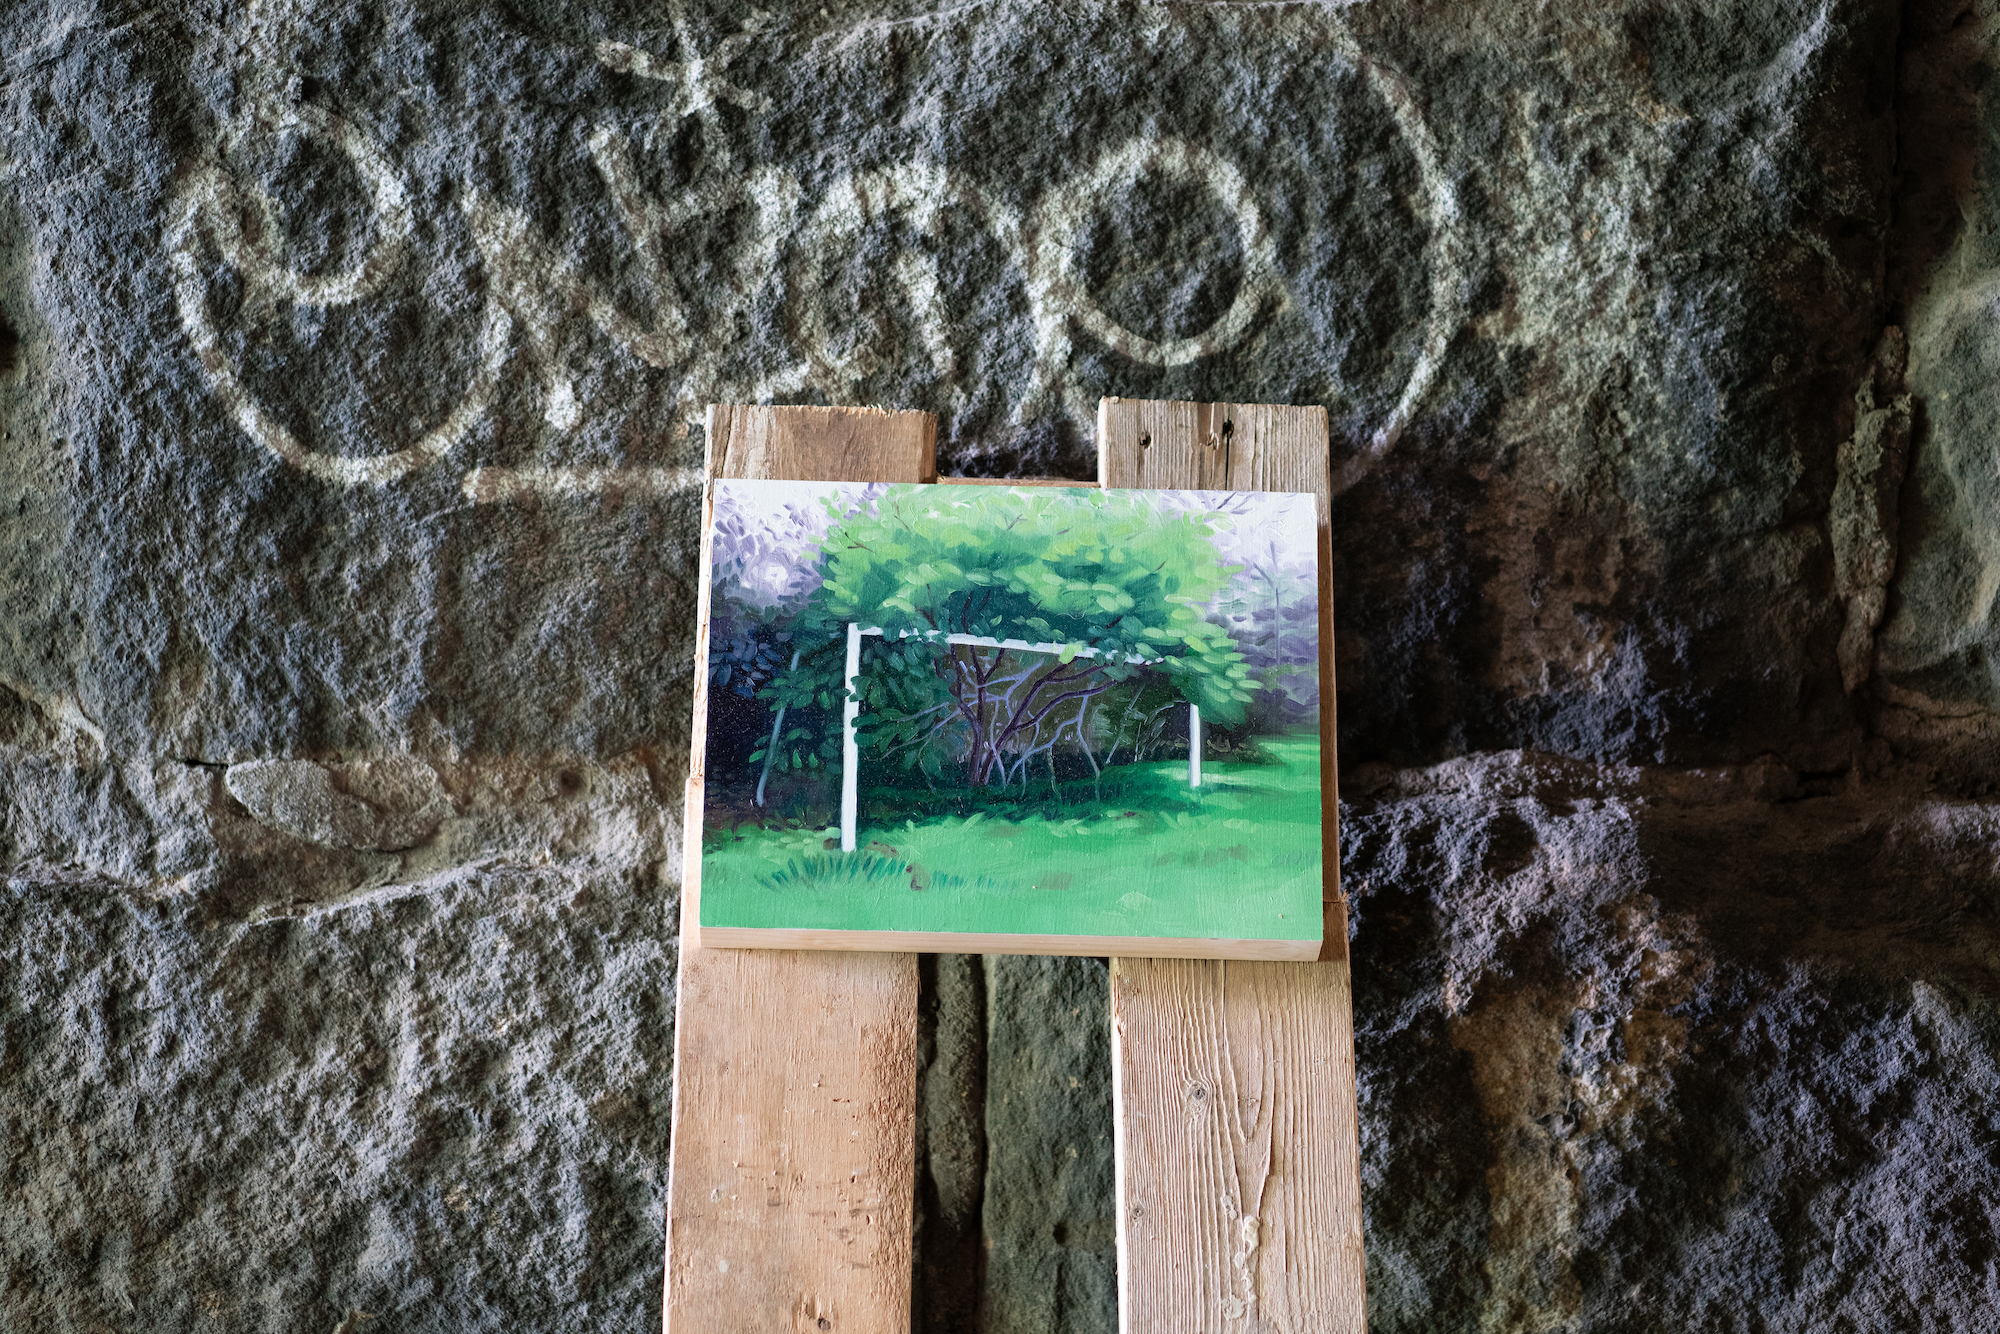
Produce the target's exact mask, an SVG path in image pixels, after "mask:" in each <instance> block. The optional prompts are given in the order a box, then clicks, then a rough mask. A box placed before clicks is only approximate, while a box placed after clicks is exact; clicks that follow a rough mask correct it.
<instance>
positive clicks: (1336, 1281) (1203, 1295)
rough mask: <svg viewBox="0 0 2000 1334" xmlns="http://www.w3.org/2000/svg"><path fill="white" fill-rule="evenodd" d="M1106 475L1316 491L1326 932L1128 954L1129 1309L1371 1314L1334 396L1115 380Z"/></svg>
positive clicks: (1174, 1320) (1124, 1168)
mask: <svg viewBox="0 0 2000 1334" xmlns="http://www.w3.org/2000/svg"><path fill="white" fill-rule="evenodd" d="M1097 449H1098V468H1099V474H1100V477H1101V479H1102V481H1103V484H1104V485H1106V486H1149V487H1185V488H1198V489H1205V490H1243V491H1257V490H1272V491H1293V492H1304V491H1310V492H1313V493H1315V494H1317V495H1318V497H1319V523H1320V587H1321V589H1322V590H1323V596H1322V597H1321V599H1320V689H1321V694H1320V700H1321V710H1320V712H1321V719H1320V728H1321V741H1322V746H1321V751H1322V756H1321V763H1322V766H1323V768H1322V774H1323V777H1324V780H1325V782H1324V788H1323V791H1324V793H1325V801H1326V824H1325V829H1326V833H1325V839H1326V842H1325V851H1326V860H1325V866H1326V868H1327V881H1326V886H1327V887H1326V900H1327V903H1326V926H1327V935H1326V941H1325V949H1324V951H1323V953H1322V955H1321V959H1322V962H1318V963H1236V962H1226V963H1225V962H1206V961H1178V960H1165V959H1130V958H1116V959H1113V960H1112V970H1111V1020H1112V1044H1113V1048H1114V1051H1113V1063H1112V1068H1113V1079H1114V1091H1113V1098H1114V1102H1115V1104H1116V1140H1117V1144H1116V1152H1117V1163H1118V1292H1119V1327H1120V1329H1121V1330H1124V1331H1126V1332H1127V1334H1155V1332H1156V1331H1161V1330H1173V1331H1176V1334H1241V1332H1243V1331H1258V1332H1259V1334H1305V1332H1306V1331H1313V1334H1326V1332H1327V1331H1332V1332H1334V1334H1361V1332H1362V1331H1363V1330H1365V1328H1366V1317H1365V1312H1364V1307H1363V1283H1362V1280H1363V1266H1362V1252H1361V1163H1360V1137H1359V1131H1358V1126H1357V1121H1356V1103H1355V1088H1354V1009H1353V998H1352V995H1351V992H1350V990H1349V985H1348V968H1347V912H1346V905H1345V902H1344V901H1343V900H1342V898H1341V896H1340V891H1339V869H1338V868H1339V846H1340V844H1339V832H1338V828H1337V826H1336V816H1337V808H1336V801H1337V797H1338V787H1337V783H1338V771H1337V766H1336V764H1335V757H1334V744H1333V742H1334V722H1335V719H1334V716H1333V715H1334V708H1333V632H1332V597H1331V594H1330V592H1327V591H1326V590H1328V589H1329V583H1328V575H1329V573H1330V568H1331V559H1332V554H1331V553H1332V547H1331V541H1330V529H1329V528H1328V523H1329V518H1330V516H1329V504H1330V498H1331V493H1330V489H1329V486H1328V481H1327V452H1328V439H1327V426H1326V413H1325V410H1324V409H1321V408H1286V407H1272V406H1266V405H1253V404H1232V403H1213V404H1207V403H1161V402H1147V401H1138V400H1129V399H1105V400H1104V401H1103V402H1102V403H1101V404H1100V405H1099V408H1098V429H1097Z"/></svg>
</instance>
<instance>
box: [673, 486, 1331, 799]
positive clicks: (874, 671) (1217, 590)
mask: <svg viewBox="0 0 2000 1334" xmlns="http://www.w3.org/2000/svg"><path fill="white" fill-rule="evenodd" d="M728 485H731V486H737V487H749V488H752V489H753V491H754V494H756V495H757V496H758V497H760V498H759V499H757V500H756V501H754V502H752V501H750V500H749V496H748V494H746V496H745V498H744V499H743V500H742V501H735V502H730V503H724V504H722V505H720V506H719V507H718V510H717V518H716V527H715V531H714V538H713V554H712V557H711V559H712V570H713V576H714V587H715V592H716V596H715V599H714V604H713V610H712V620H711V649H710V654H711V656H710V682H711V685H712V686H713V687H715V688H717V689H718V690H720V691H726V692H727V693H728V695H730V696H733V697H735V698H737V699H740V700H741V701H743V703H742V704H741V705H737V704H729V705H727V707H728V709H730V710H732V711H733V712H731V713H730V714H729V717H730V718H731V719H732V720H734V719H740V720H741V721H740V722H734V721H733V722H732V723H731V724H730V726H731V727H732V728H734V729H736V730H733V731H731V732H729V735H730V736H735V737H741V738H743V740H742V741H741V743H740V744H741V747H742V748H741V749H736V750H734V751H733V752H730V753H733V755H734V756H736V757H737V758H735V759H733V760H731V761H729V763H732V764H739V765H742V764H747V765H748V766H750V768H751V770H752V771H754V772H753V774H752V779H753V781H754V782H755V784H756V786H755V790H754V791H753V793H752V794H751V795H752V798H753V804H754V805H755V806H756V807H759V808H761V807H763V806H764V804H765V788H766V786H767V785H768V783H769V780H770V779H771V778H772V776H773V775H774V774H784V773H790V772H794V771H797V770H801V769H814V768H823V767H824V766H827V765H829V764H832V763H834V762H835V761H836V760H837V755H838V735H839V729H838V725H837V724H838V714H839V712H840V709H841V705H842V703H843V702H844V701H845V700H846V699H847V698H848V690H847V687H846V684H845V681H846V671H845V668H846V638H847V627H848V626H849V625H858V626H861V627H864V628H865V630H866V631H867V632H868V636H867V637H866V638H865V640H864V643H863V648H862V662H861V671H860V673H859V676H858V678H857V679H856V682H855V687H854V691H853V697H854V699H855V701H856V702H857V703H858V704H859V705H860V718H859V720H858V733H857V738H858V742H859V744H860V746H861V751H862V757H861V758H862V766H863V769H864V772H866V773H869V774H872V775H874V776H875V777H874V778H873V779H871V781H877V782H886V781H892V779H891V774H892V773H893V772H895V771H898V770H903V771H907V770H918V771H920V772H921V773H922V774H923V775H925V776H926V781H927V782H931V781H948V782H951V783H955V784H956V783H962V784H966V785H968V786H970V787H975V788H983V789H1001V790H1004V789H1005V788H1006V787H1007V786H1008V785H1009V784H1010V783H1012V782H1014V781H1016V780H1021V781H1025V775H1026V773H1027V765H1028V762H1029V761H1030V760H1034V761H1035V763H1036V764H1037V766H1038V767H1041V768H1048V769H1049V770H1050V773H1049V777H1050V778H1051V779H1054V778H1055V777H1056V771H1057V770H1062V771H1064V772H1068V773H1069V774H1071V776H1073V777H1074V776H1078V775H1080V776H1082V777H1084V778H1086V779H1089V780H1091V781H1092V782H1093V784H1094V783H1095V780H1096V778H1097V776H1098V775H1099V773H1100V772H1101V765H1108V764H1110V763H1112V762H1113V760H1114V759H1116V758H1118V757H1121V756H1122V758H1123V760H1124V762H1127V763H1130V762H1134V761H1139V760H1143V759H1145V758H1146V757H1147V756H1148V755H1156V754H1158V753H1159V752H1160V747H1162V746H1167V747H1172V746H1177V745H1181V744H1184V738H1185V736H1186V731H1185V728H1184V727H1183V726H1182V723H1181V722H1180V721H1177V719H1179V720H1184V719H1185V717H1186V714H1185V710H1184V709H1183V710H1182V712H1181V713H1179V714H1175V713H1173V711H1172V706H1173V705H1174V704H1175V703H1176V702H1180V703H1181V704H1187V703H1192V704H1195V705H1197V706H1198V707H1199V709H1200V711H1201V717H1202V720H1203V723H1204V726H1205V727H1208V728H1223V729H1230V728H1238V729H1247V730H1245V731H1243V733H1242V735H1243V736H1244V737H1248V736H1249V735H1252V734H1258V735H1263V734H1270V733H1271V732H1273V731H1274V730H1277V731H1284V730H1289V729H1292V728H1296V727H1298V726H1301V725H1310V717H1311V715H1312V713H1313V707H1314V705H1315V703H1316V695H1317V690H1316V685H1315V677H1316V670H1315V666H1316V662H1317V653H1316V649H1315V647H1314V644H1315V642H1316V640H1315V638H1314V636H1313V633H1312V631H1313V628H1314V621H1315V617H1316V612H1315V610H1314V608H1315V605H1316V599H1315V596H1314V584H1313V579H1312V574H1313V572H1312V552H1311V549H1310V545H1309V543H1308V544H1303V545H1302V543H1301V542H1300V540H1299V534H1296V533H1293V532H1292V531H1291V527H1292V523H1291V520H1289V519H1288V520H1287V521H1285V522H1283V523H1276V522H1275V521H1274V518H1273V516H1274V515H1276V514H1277V513H1279V512H1280V511H1279V510H1274V509H1273V508H1272V506H1273V505H1274V504H1275V503H1277V502H1275V501H1274V500H1273V499H1272V498H1270V497H1251V496H1246V495H1233V494H1232V495H1220V494H1213V493H1195V492H1187V493H1164V492H1115V491H1114V492H1105V491H1099V490H1095V489H1084V488H1076V489H1062V488H1012V487H993V488H987V487H979V488H973V487H943V486H939V487H888V486H880V485H871V486H868V487H842V488H840V489H839V490H838V491H837V492H834V493H829V492H827V491H826V490H824V489H820V490H817V491H814V490H812V489H810V487H811V484H804V483H797V484H794V483H783V484H780V483H754V484H752V483H732V484H728ZM758 488H761V489H758ZM732 494H733V493H732ZM1281 508H1282V507H1281ZM1286 512H1287V513H1288V512H1289V511H1286ZM1305 536H1306V537H1308V538H1309V536H1310V534H1309V532H1307V533H1306V534H1305ZM1295 547H1298V548H1300V549H1299V550H1293V548H1295ZM1301 562H1303V564H1301ZM1294 625H1296V629H1295V628H1294ZM952 636H959V637H972V638H976V639H978V640H982V641H987V642H982V643H976V644H969V643H964V642H960V643H955V644H954V643H950V642H948V637H952ZM1030 646H1033V647H1030ZM715 698H716V699H718V700H720V699H722V698H723V697H722V696H721V695H717V696H715ZM746 709H751V710H756V711H758V712H761V714H762V718H763V721H762V722H761V724H759V723H757V722H756V721H755V719H756V718H757V716H758V712H745V710H746ZM759 726H761V728H762V729H763V730H762V731H761V732H759V733H757V734H756V736H755V738H754V740H753V739H752V738H751V737H750V735H749V729H750V728H752V727H759ZM1177 738H1180V739H1177ZM1223 744H1224V745H1225V746H1227V745H1229V744H1232V743H1230V742H1228V741H1225V742H1224V743H1223ZM722 753H724V752H722V751H717V754H718V755H721V754H722ZM1037 757H1039V758H1037ZM1086 765H1087V766H1088V769H1087V770H1086V769H1084V767H1083V766H1086ZM952 771H956V777H955V778H948V775H949V774H951V773H952Z"/></svg>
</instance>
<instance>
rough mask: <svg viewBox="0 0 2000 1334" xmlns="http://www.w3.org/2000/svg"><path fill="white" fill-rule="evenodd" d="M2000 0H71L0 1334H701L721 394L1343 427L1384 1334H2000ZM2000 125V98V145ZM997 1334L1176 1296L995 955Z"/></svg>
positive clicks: (4, 645) (1344, 695) (976, 430)
mask: <svg viewBox="0 0 2000 1334" xmlns="http://www.w3.org/2000/svg"><path fill="white" fill-rule="evenodd" d="M1996 64H2000V10H1996V8H1995V7H1994V5H1993V4H1992V3H1991V0H1905V2H1902V3H1899V2H1898V0H1568V2H1567V3H1563V4H1560V5H1553V4H1552V5H1528V4H1522V3H1520V2H1519V0H1429V2H1427V3H1415V4H1412V3H1397V4H1390V3H1387V0H1356V2H1354V3H1346V4H1341V3H1333V2H1328V3H1315V4H1304V3H1300V4H1284V3H1277V4H1259V3H1247V2H1245V3H1206V4H1198V3H1184V4H1138V3H1121V4H1099V3H1078V4H1067V5H1062V6H1052V5H1035V4H1031V3H1027V2H1026V0H999V2H998V3H993V4H986V5H966V6H949V7H943V8H935V7H929V6H924V5H918V4H911V3H907V2H906V0H827V3H825V4H817V3H807V4H798V5H786V4H773V5H772V6H771V7H769V8H752V7H749V6H747V5H732V4H728V3H707V0H687V3H685V4H677V3H673V2H672V0H602V2H601V3H574V2H571V3H546V2H544V0H518V2H517V3H513V4H508V5H501V4H493V5H470V4H444V3H414V4H412V3H399V2H398V0H388V2H387V3H381V2H377V0H352V2H346V3H329V4H310V5H309V4H304V3H280V2H279V0H259V2H258V3H252V4H248V5H244V6H234V5H231V6H224V5H213V4H198V3H181V4H167V5H159V6H154V7H151V8H145V7H140V6H136V5H129V4H118V3H112V2H111V0H99V2H98V3H91V2H90V0H18V2H17V3H16V4H13V5H11V6H9V7H8V8H7V10H6V12H5V14H4V15H0V866H4V867H5V868H7V873H6V881H5V884H6V888H5V891H4V898H0V959H4V960H5V961H6V962H5V963H4V964H0V977H4V978H5V982H6V984H5V985H4V986H0V1089H4V1095H3V1096H0V1126H4V1133H0V1146H4V1149H5V1152H4V1155H0V1171H4V1174H5V1177H4V1183H5V1189H4V1191H0V1324H4V1325H6V1326H8V1327H15V1326H18V1327H21V1328H34V1329H47V1330H76V1331H95V1330H103V1329H124V1328H135V1327H143V1328H146V1329H149V1330H159V1331H180V1330H190V1331H193V1330H206V1329H218V1330H236V1329H280V1330H292V1329H298V1330H315V1331H323V1330H336V1329H337V1330H340V1331H342V1334H357V1331H362V1330H368V1329H380V1330H398V1331H400V1330H416V1331H430V1330H437V1331H444V1330H452V1331H457V1330H474V1329H501V1328H506V1329H536V1330H550V1331H559V1330H570V1329H577V1330H583V1329H590V1330H593V1331H595V1330H604V1329H630V1330H640V1329H649V1328H653V1327H654V1326H655V1322H656V1321H657V1319H658V1315H659V1309H658V1308H659V1280H660V1255H659V1252H660V1243H661V1236H662V1223H663V1220H662V1216H661V1215H662V1201H663V1191H662V1188H663V1181H664V1165H665V1161H666V1145H667V1134H668V1125H667V1104H668V1096H669V1089H670V1085H671V1077H672V1070H671V1067H672V1033H671V1015H672V999H673V978H674V961H675V956H674V947H675V942H674V935H673V923H674V922H675V920H676V913H677V907H678V879H679V866H678V852H677V842H678V837H679V812H678V801H677V794H678V791H679V785H680V781H681V776H682V772H683V770H684V764H685V754H686V744H687V734H686V726H687V724H686V718H687V714H688V691H689V685H690V679H691V677H690V672H691V650H692V643H693V625H692V609H693V605H694V578H695V569H694V565H695V557H696V550H695V520H696V505H697V490H696V486H695V482H694V477H693V466H694V464H695V463H696V462H697V461H698V460H699V458H700V454H701V448H702V439H701V425H700V423H701V409H702V407H703V405H704V404H706V403H708V402H711V401H750V400H760V399H761V400H767V401H768V400H775V401H791V402H835V403H850V402H872V403H883V404H891V405H899V406H912V407H921V408H925V409H928V410H931V411H934V412H936V413H937V414H938V415H939V418H940V427H941V429H940V453H941V463H942V464H943V467H944V470H945V471H947V472H958V473H967V474H985V475H993V474H1005V473H1021V472H1026V473H1047V474H1054V475H1067V476H1073V477H1090V476H1093V475H1094V454H1093V446H1092V441H1091V422H1092V417H1093V410H1094V405H1095V402H1096V399H1097V397H1098V396H1099V395H1100V394H1105V393H1120V394H1126V395H1132V396H1146V397H1179V398H1204V399H1230V400H1238V401H1277V402H1301V403H1324V404H1326V405H1327V407H1328V408H1329V410H1330V413H1331V417H1332V421H1333V423H1334V437H1335V438H1334V446H1333V458H1332V466H1333V469H1334V476H1335V485H1336V490H1337V492H1338V494H1337V496H1336V499H1335V505H1334V521H1335V522H1334V528H1335V565H1336V580H1337V593H1338V598H1339V601H1338V612H1337V629H1338V653H1339V667H1340V679H1339V707H1340V719H1341V753H1342V761H1343V794H1344V797H1345V799H1346V800H1345V804H1344V806H1343V808H1342V819H1343V826H1342V829H1343V833H1342V838H1343V858H1344V863H1345V868H1346V875H1347V887H1348V890H1349V893H1350V895H1351V896H1352V902H1353V908H1354V914H1353V941H1352V944H1353V951H1354V967H1355V982H1356V1020H1357V1029H1358V1045H1359V1057H1360V1071H1361V1099H1362V1142H1363V1159H1364V1162H1363V1167H1364V1175H1365V1186H1366V1189H1367V1197H1368V1218H1367V1224H1368V1255H1369V1284H1370V1320H1371V1325H1372V1327H1373V1328H1374V1329H1375V1330H1376V1331H1377V1334H1391V1332H1393V1331H1402V1330H1410V1331H1416V1330H1423V1331H1437V1330H1480V1331H1521V1332H1522V1334H1527V1332H1528V1331H1547V1330H1574V1331H1612V1330H1619V1331H1624V1330H1630V1331H1651V1330H1676V1331H1679V1330H1716V1331H1737V1330H1741V1331H1746V1334H1747V1332H1748V1331H1783V1330H1794V1329H1796V1330H1801V1331H1803V1330H1808V1329H1813V1330H1819V1329H1842V1328H1855V1329H1895V1330H1903V1329H1908V1330H1925V1331H1940V1332H1943V1331H1951V1332H1953V1334H1957V1332H1959V1331H1964V1332H1966V1334H1972V1332H1973V1331H1979V1330H1983V1329H1985V1328H1987V1327H1988V1326H1989V1325H1990V1321H1991V1318H1992V1317H1991V1316H1990V1314H1989V1313H1990V1312H1991V1311H1992V1310H1994V1309H1996V1308H2000V1237H1997V1236H1996V1230H1997V1229H2000V1206H1996V1205H1995V1203H1994V1201H1995V1200H2000V1150H1996V1148H1995V1145H1996V1143H2000V1139H1996V1133H2000V1126H1996V1121H1995V1116H1996V1113H1995V1111H1994V1110H1993V1109H1994V1107H1995V1106H1996V1096H1995V1095H1996V1093H2000V1011H1997V1010H1996V1008H1995V1001H1996V996H2000V987H1997V986H1996V983H1995V976H1996V974H1995V965H1996V962H2000V957H1996V955H1997V954H2000V936H1996V932H2000V806H1996V805H1995V804H1994V802H1995V800H2000V798H1995V796H1994V794H1993V792H1992V783H1993V780H1994V779H1995V777H1996V776H1997V775H2000V684H1996V682H2000V677H1997V676H1996V675H1995V669H1994V667H1993V664H1992V661H1991V659H1992V658H1993V657H1994V655H1995V654H1996V652H2000V482H1996V480H1995V476H1996V474H1995V471H1994V467H1993V462H1992V451H1993V440H1994V438H1995V433H1996V429H2000V428H1996V419H1997V418H2000V390H1996V389H1995V387H1994V385H1995V373H1994V372H1995V369H1996V367H1995V359H1996V357H2000V337H1996V336H1995V335H1994V320H1995V318H1996V315H2000V305H1996V303H1997V302H2000V286H1997V285H1996V282H1995V279H1994V275H1995V274H2000V241H1996V227H1995V219H1996V218H2000V205H1996V204H1995V203H1994V202H1993V201H1994V197H1995V190H1996V186H1995V180H1996V179H2000V176H1996V173H2000V158H1996V157H1995V155H1994V153H1993V151H1992V149H1993V146H1994V144H1996V143H2000V102H1994V101H1993V95H1992V94H1991V93H1990V92H1989V90H1988V83H1987V79H1988V76H1989V75H1990V74H1991V73H1992V71H1993V69H1994V68H1995V66H1996ZM1989 103H1992V105H1993V107H1994V110H1992V111H1989ZM926 980H927V990H926V1011H925V1012H926V1016H927V1034H928V1036H927V1039H926V1042H927V1048H926V1051H927V1060H928V1064H927V1067H926V1073H925V1076H924V1084H923V1090H924V1110H923V1121H922V1124H923V1134H924V1153H923V1159H922V1167H923V1170H922V1171H921V1172H920V1178H921V1180H920V1185H919V1196H920V1199H919V1204H920V1207H921V1245H920V1255H919V1260H918V1269H919V1273H918V1278H919V1306H920V1315H921V1317H922V1319H921V1322H920V1323H921V1325H922V1327H923V1328H925V1329H928V1330H933V1331H946V1330H949V1331H959V1330H971V1329H981V1330H985V1331H991V1332H993V1334H999V1332H1001V1331H1007V1332H1009V1334H1011V1332H1012V1331H1029V1330H1034V1331H1053V1330H1064V1331H1083V1330H1109V1329H1111V1328H1114V1325H1115V1314H1114V1311H1113V1294H1114V1291H1115V1256H1114V1253H1113V1252H1114V1246H1113V1235H1112V1233H1113V1226H1112V1220H1111V1200H1110V1189H1109V1179H1110V1178H1109V1152H1110V1140H1109V1089H1108V1078H1109V1075H1108V1071H1109V1065H1108V1044H1107V1040H1106V1035H1105V1032H1104V1015H1105V978H1104V971H1103V968H1102V966H1101V964H1099V963H1097V962H1095V961H1091V960H1067V961H1050V960H1011V959H989V960H985V961H983V962H982V961H979V960H973V959H962V958H942V959H938V960H935V961H931V962H929V963H928V964H927V966H926Z"/></svg>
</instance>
